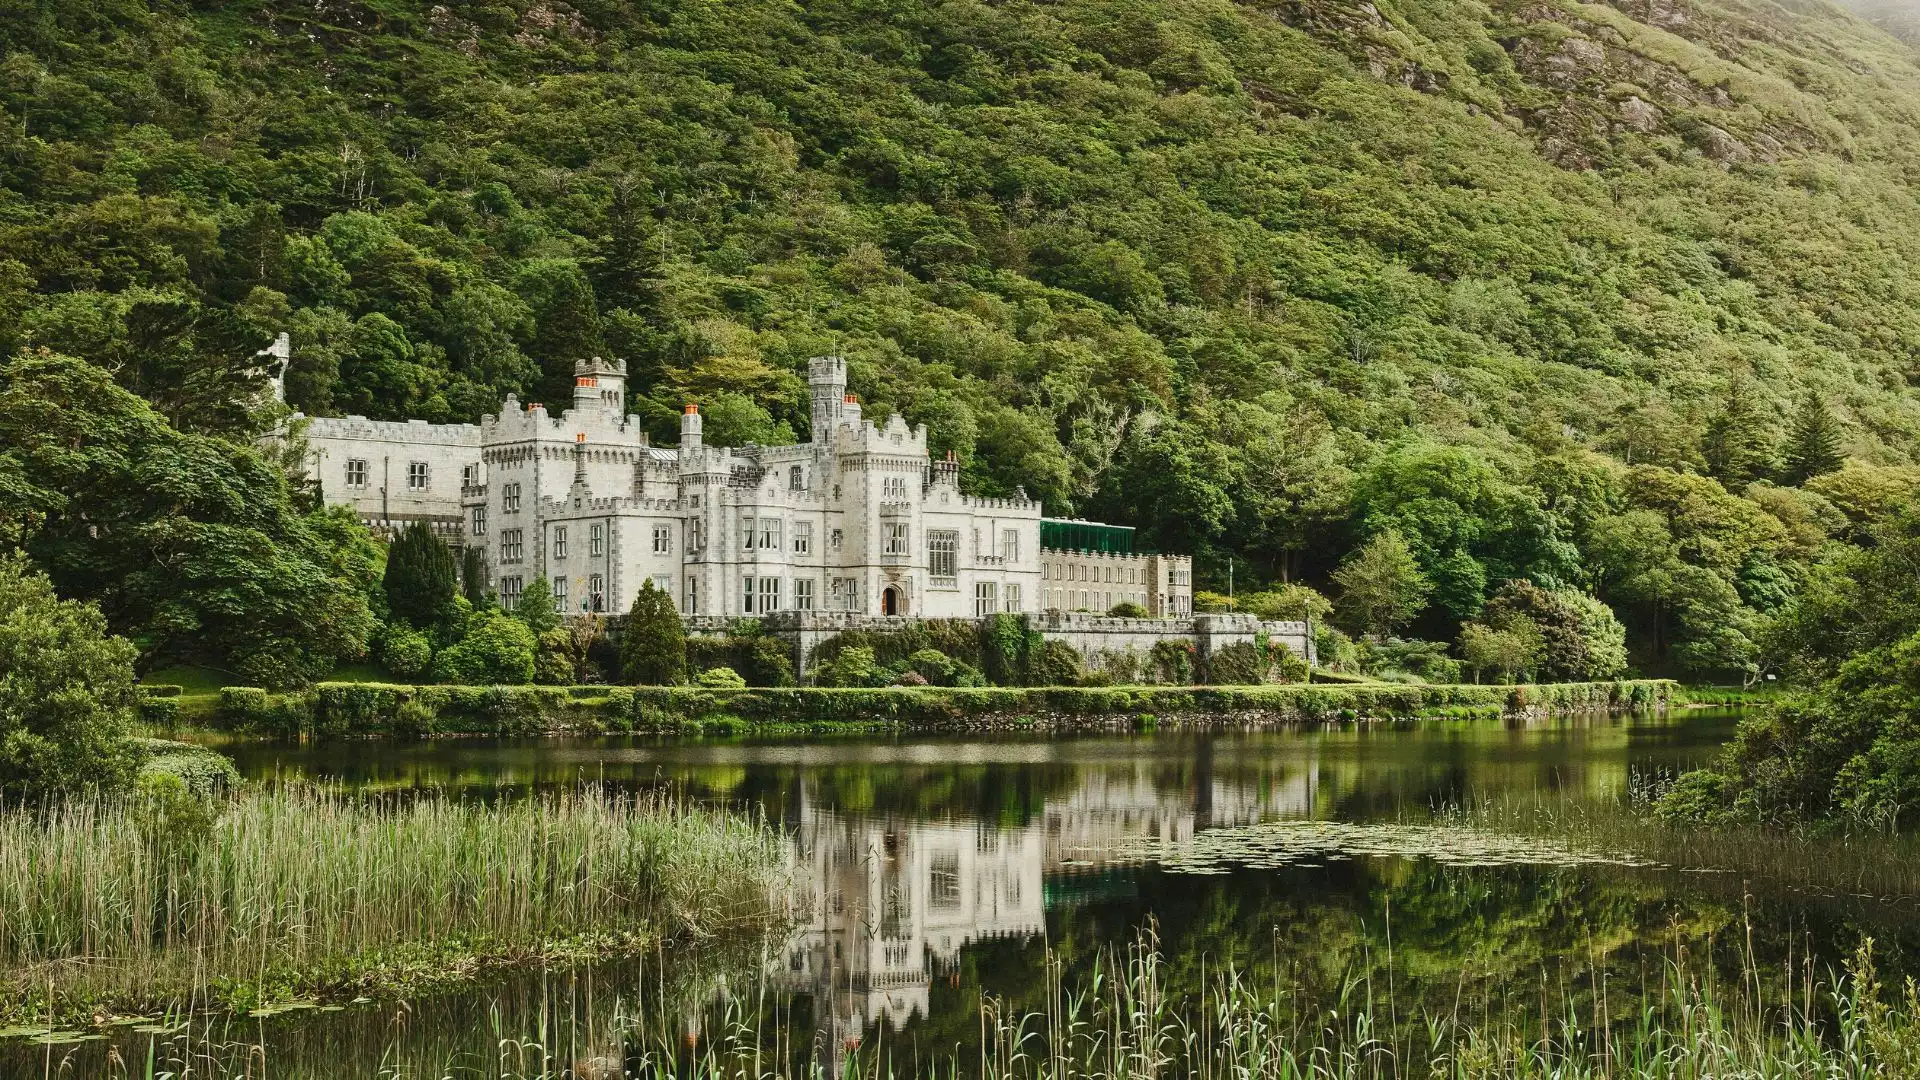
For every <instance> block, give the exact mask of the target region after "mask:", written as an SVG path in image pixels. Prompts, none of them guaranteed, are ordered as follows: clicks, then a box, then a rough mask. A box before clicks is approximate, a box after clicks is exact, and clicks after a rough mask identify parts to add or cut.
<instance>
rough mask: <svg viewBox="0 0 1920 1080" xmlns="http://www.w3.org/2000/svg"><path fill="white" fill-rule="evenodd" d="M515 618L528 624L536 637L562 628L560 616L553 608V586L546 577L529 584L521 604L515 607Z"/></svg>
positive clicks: (524, 591) (522, 593)
mask: <svg viewBox="0 0 1920 1080" xmlns="http://www.w3.org/2000/svg"><path fill="white" fill-rule="evenodd" d="M513 617H514V618H516V619H519V620H520V621H521V622H523V623H526V624H527V629H529V630H531V631H533V636H534V637H540V636H541V635H543V634H545V633H546V632H547V631H549V630H557V629H559V628H560V614H559V613H558V612H556V611H555V610H554V607H553V586H552V585H551V584H549V583H548V582H547V579H546V578H545V577H544V576H543V577H536V578H534V579H533V580H532V581H529V582H527V586H526V588H525V589H524V590H523V591H522V592H521V593H520V600H519V602H518V603H516V604H514V605H513Z"/></svg>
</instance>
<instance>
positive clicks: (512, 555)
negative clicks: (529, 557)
mask: <svg viewBox="0 0 1920 1080" xmlns="http://www.w3.org/2000/svg"><path fill="white" fill-rule="evenodd" d="M525 555H526V543H525V541H524V540H523V539H522V533H521V531H520V530H519V529H502V530H500V561H501V562H509V563H517V562H519V561H520V560H521V559H522V558H524V557H525Z"/></svg>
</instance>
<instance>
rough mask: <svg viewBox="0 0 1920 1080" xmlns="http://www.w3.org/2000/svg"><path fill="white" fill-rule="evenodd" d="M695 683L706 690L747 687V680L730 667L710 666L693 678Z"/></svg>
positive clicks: (742, 688)
mask: <svg viewBox="0 0 1920 1080" xmlns="http://www.w3.org/2000/svg"><path fill="white" fill-rule="evenodd" d="M693 684H694V685H695V686H698V687H701V688H702V689H705V690H745V689H746V688H747V680H745V679H743V678H741V677H740V673H739V672H737V671H735V670H733V669H732V668H729V667H717V668H708V669H707V670H705V671H703V672H701V673H700V674H699V675H698V676H697V677H696V678H695V679H694V680H693Z"/></svg>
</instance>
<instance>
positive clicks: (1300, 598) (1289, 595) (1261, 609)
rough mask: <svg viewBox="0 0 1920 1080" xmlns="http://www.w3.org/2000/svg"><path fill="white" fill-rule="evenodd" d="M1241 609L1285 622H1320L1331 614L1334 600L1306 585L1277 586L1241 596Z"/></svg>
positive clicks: (1264, 617)
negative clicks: (1265, 590)
mask: <svg viewBox="0 0 1920 1080" xmlns="http://www.w3.org/2000/svg"><path fill="white" fill-rule="evenodd" d="M1240 610H1242V611H1247V612H1251V613H1253V614H1255V615H1258V616H1260V617H1261V618H1263V619H1275V620H1279V621H1284V622H1314V623H1321V622H1325V621H1326V620H1327V616H1329V615H1331V614H1333V601H1331V600H1329V599H1327V598H1326V597H1325V596H1322V595H1321V594H1320V591H1319V590H1318V589H1314V588H1312V587H1310V586H1307V585H1299V584H1286V585H1276V586H1274V587H1273V588H1272V589H1271V590H1269V591H1267V592H1259V593H1253V594H1251V595H1248V596H1246V597H1243V598H1242V599H1241V601H1240Z"/></svg>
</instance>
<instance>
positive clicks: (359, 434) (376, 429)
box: [294, 414, 481, 449]
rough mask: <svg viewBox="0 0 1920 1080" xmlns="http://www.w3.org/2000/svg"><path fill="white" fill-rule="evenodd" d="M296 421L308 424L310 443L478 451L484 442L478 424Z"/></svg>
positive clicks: (357, 418)
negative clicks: (385, 444) (333, 441)
mask: <svg viewBox="0 0 1920 1080" xmlns="http://www.w3.org/2000/svg"><path fill="white" fill-rule="evenodd" d="M294 419H295V420H296V421H301V420H304V421H305V424H306V426H305V429H304V434H305V436H306V438H307V439H308V440H310V441H311V440H314V439H336V440H360V441H366V442H391V443H406V444H409V445H414V446H458V447H473V448H475V449H478V448H479V446H480V441H481V428H480V426H479V425H478V424H429V423H427V422H426V421H425V420H369V419H367V418H366V417H364V416H315V417H304V416H300V415H298V414H296V415H295V416H294Z"/></svg>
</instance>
